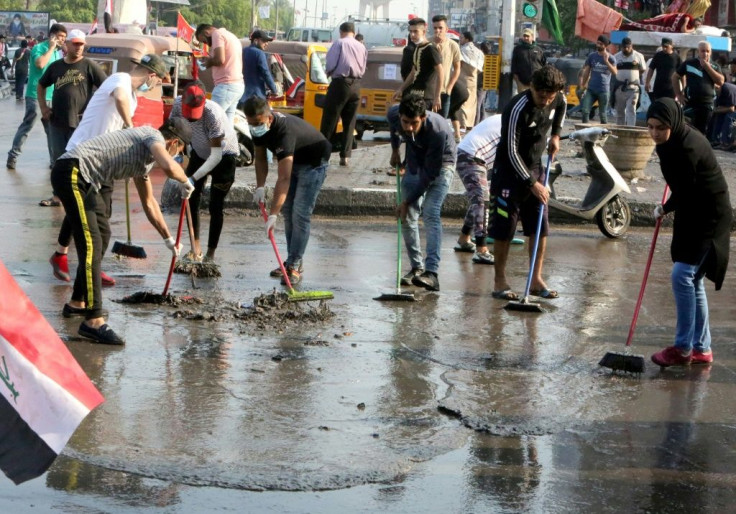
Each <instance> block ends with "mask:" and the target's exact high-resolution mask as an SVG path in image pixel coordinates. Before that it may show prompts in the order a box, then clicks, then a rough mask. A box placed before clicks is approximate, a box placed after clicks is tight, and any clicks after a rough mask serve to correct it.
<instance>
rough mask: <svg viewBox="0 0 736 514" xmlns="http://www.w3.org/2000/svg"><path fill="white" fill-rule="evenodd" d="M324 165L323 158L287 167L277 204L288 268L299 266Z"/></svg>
mask: <svg viewBox="0 0 736 514" xmlns="http://www.w3.org/2000/svg"><path fill="white" fill-rule="evenodd" d="M328 166H329V163H328V162H327V161H323V162H322V163H321V164H320V165H319V166H309V165H299V166H294V167H293V168H292V169H291V183H290V184H289V192H288V193H287V194H286V201H285V202H284V205H283V207H281V214H282V215H283V216H284V232H285V234H286V248H287V252H288V254H289V256H288V258H287V259H286V263H284V265H286V264H288V265H289V267H291V268H294V269H299V266H300V265H301V263H302V257H304V251H305V250H306V249H307V243H308V242H309V231H310V227H311V223H312V211H313V210H314V204H315V203H317V196H318V195H319V191H320V189H322V183H323V182H324V181H325V176H326V175H327V167H328Z"/></svg>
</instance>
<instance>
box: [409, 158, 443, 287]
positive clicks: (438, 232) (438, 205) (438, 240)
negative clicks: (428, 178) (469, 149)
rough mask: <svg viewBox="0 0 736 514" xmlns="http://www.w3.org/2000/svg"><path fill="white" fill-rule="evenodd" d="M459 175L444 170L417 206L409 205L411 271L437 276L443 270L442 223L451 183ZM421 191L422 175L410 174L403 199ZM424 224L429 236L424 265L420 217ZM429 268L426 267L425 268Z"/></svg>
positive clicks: (418, 201) (431, 183)
mask: <svg viewBox="0 0 736 514" xmlns="http://www.w3.org/2000/svg"><path fill="white" fill-rule="evenodd" d="M454 173H455V167H454V166H447V165H445V166H443V167H442V171H440V175H439V176H438V177H437V178H436V179H434V180H433V181H432V182H430V183H429V187H428V188H427V190H426V191H425V192H424V195H423V196H422V197H420V198H419V199H418V200H417V201H416V202H414V203H412V204H411V205H409V210H408V213H407V215H406V230H404V231H403V235H404V244H405V245H406V251H407V253H408V254H409V260H410V261H411V267H412V268H415V269H426V270H427V271H431V272H433V273H437V270H439V268H440V248H441V247H442V220H441V219H440V212H441V211H442V204H443V203H444V202H445V197H446V196H447V191H448V190H449V189H450V182H451V181H452V177H453V175H454ZM418 187H420V182H419V175H418V174H417V175H413V174H411V173H409V172H407V173H405V174H404V178H403V179H402V180H401V197H402V198H407V197H408V196H409V195H410V194H411V193H412V192H413V191H415V190H416V189H417V188H418ZM420 213H421V214H422V219H423V220H424V230H425V232H426V235H427V260H426V263H423V258H422V247H421V242H420V240H419V214H420ZM425 264H426V265H425Z"/></svg>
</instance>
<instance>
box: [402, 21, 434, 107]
mask: <svg viewBox="0 0 736 514" xmlns="http://www.w3.org/2000/svg"><path fill="white" fill-rule="evenodd" d="M426 35H427V22H426V21H424V20H423V19H422V18H414V19H413V20H411V21H410V22H409V37H410V38H411V40H412V42H414V44H415V45H416V48H415V50H414V58H413V65H412V70H411V72H410V73H409V76H407V77H406V79H405V80H404V83H403V84H402V85H401V87H400V88H399V89H398V91H396V93H394V97H393V101H394V102H397V101H399V100H400V99H401V95H402V94H403V93H404V92H406V91H420V92H421V93H422V94H423V95H424V100H425V101H426V102H427V109H430V110H432V111H434V112H438V111H440V110H441V108H442V101H441V99H440V93H441V92H442V79H443V77H444V75H443V71H442V56H441V55H440V53H439V51H438V50H437V47H436V46H434V45H433V44H432V43H430V42H429V41H427V37H426Z"/></svg>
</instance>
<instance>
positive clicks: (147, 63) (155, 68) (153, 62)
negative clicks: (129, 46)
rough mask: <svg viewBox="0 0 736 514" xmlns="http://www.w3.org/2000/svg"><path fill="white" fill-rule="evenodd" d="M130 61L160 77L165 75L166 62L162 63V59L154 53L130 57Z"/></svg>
mask: <svg viewBox="0 0 736 514" xmlns="http://www.w3.org/2000/svg"><path fill="white" fill-rule="evenodd" d="M131 62H132V63H133V64H137V65H138V66H142V67H144V68H146V69H147V70H148V71H150V72H152V73H155V74H156V75H157V76H158V78H160V79H163V78H165V77H166V64H165V63H164V60H163V59H162V58H161V57H159V56H158V55H156V54H146V55H144V56H143V57H141V58H140V59H131Z"/></svg>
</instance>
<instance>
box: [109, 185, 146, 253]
mask: <svg viewBox="0 0 736 514" xmlns="http://www.w3.org/2000/svg"><path fill="white" fill-rule="evenodd" d="M128 182H129V179H125V223H126V225H127V226H128V241H127V242H126V243H123V242H121V241H115V244H114V245H112V253H114V254H115V255H120V256H122V257H132V258H133V259H145V258H146V250H144V249H143V247H142V246H137V245H134V244H133V243H132V242H131V240H130V195H129V193H128Z"/></svg>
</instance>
